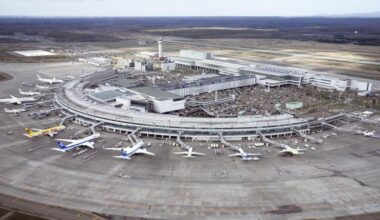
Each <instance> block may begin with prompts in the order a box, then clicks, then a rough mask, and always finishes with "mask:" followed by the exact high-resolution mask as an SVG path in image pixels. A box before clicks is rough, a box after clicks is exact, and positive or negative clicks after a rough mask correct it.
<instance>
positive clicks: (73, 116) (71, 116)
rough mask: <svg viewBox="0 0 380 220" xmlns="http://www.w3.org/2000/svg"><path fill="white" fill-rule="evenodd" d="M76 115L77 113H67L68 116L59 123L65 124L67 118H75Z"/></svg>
mask: <svg viewBox="0 0 380 220" xmlns="http://www.w3.org/2000/svg"><path fill="white" fill-rule="evenodd" d="M75 117H76V115H66V117H64V118H63V119H62V120H61V122H60V123H59V125H63V123H65V121H66V120H67V119H70V118H75Z"/></svg>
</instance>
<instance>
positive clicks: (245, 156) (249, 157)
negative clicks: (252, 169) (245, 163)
mask: <svg viewBox="0 0 380 220" xmlns="http://www.w3.org/2000/svg"><path fill="white" fill-rule="evenodd" d="M238 151H239V152H238V153H235V154H230V155H228V156H229V157H241V160H259V159H260V157H261V154H254V153H246V152H244V150H243V149H242V148H241V147H239V149H238Z"/></svg>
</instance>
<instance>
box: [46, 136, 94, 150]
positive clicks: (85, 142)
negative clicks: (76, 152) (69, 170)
mask: <svg viewBox="0 0 380 220" xmlns="http://www.w3.org/2000/svg"><path fill="white" fill-rule="evenodd" d="M99 137H100V134H99V133H95V134H93V135H91V136H88V137H85V138H82V139H78V140H71V139H55V140H56V141H58V142H57V144H58V146H59V148H51V149H52V150H55V151H59V152H67V151H70V150H73V149H75V148H78V147H80V146H85V147H89V148H92V149H93V148H94V142H93V140H95V139H97V138H99ZM62 141H63V142H70V144H68V145H67V146H66V145H64V144H63V143H62Z"/></svg>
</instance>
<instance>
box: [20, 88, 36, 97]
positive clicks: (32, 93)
mask: <svg viewBox="0 0 380 220" xmlns="http://www.w3.org/2000/svg"><path fill="white" fill-rule="evenodd" d="M18 91H19V92H20V94H21V95H27V96H35V95H41V93H40V92H33V91H29V92H24V91H22V90H21V89H19V90H18Z"/></svg>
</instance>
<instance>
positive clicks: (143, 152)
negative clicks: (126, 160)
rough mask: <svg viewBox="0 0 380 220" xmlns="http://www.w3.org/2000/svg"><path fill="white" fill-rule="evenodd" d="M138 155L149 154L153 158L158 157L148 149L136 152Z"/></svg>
mask: <svg viewBox="0 0 380 220" xmlns="http://www.w3.org/2000/svg"><path fill="white" fill-rule="evenodd" d="M136 154H147V155H151V156H156V154H154V153H152V152H149V151H147V150H146V149H138V150H137V151H136Z"/></svg>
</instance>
